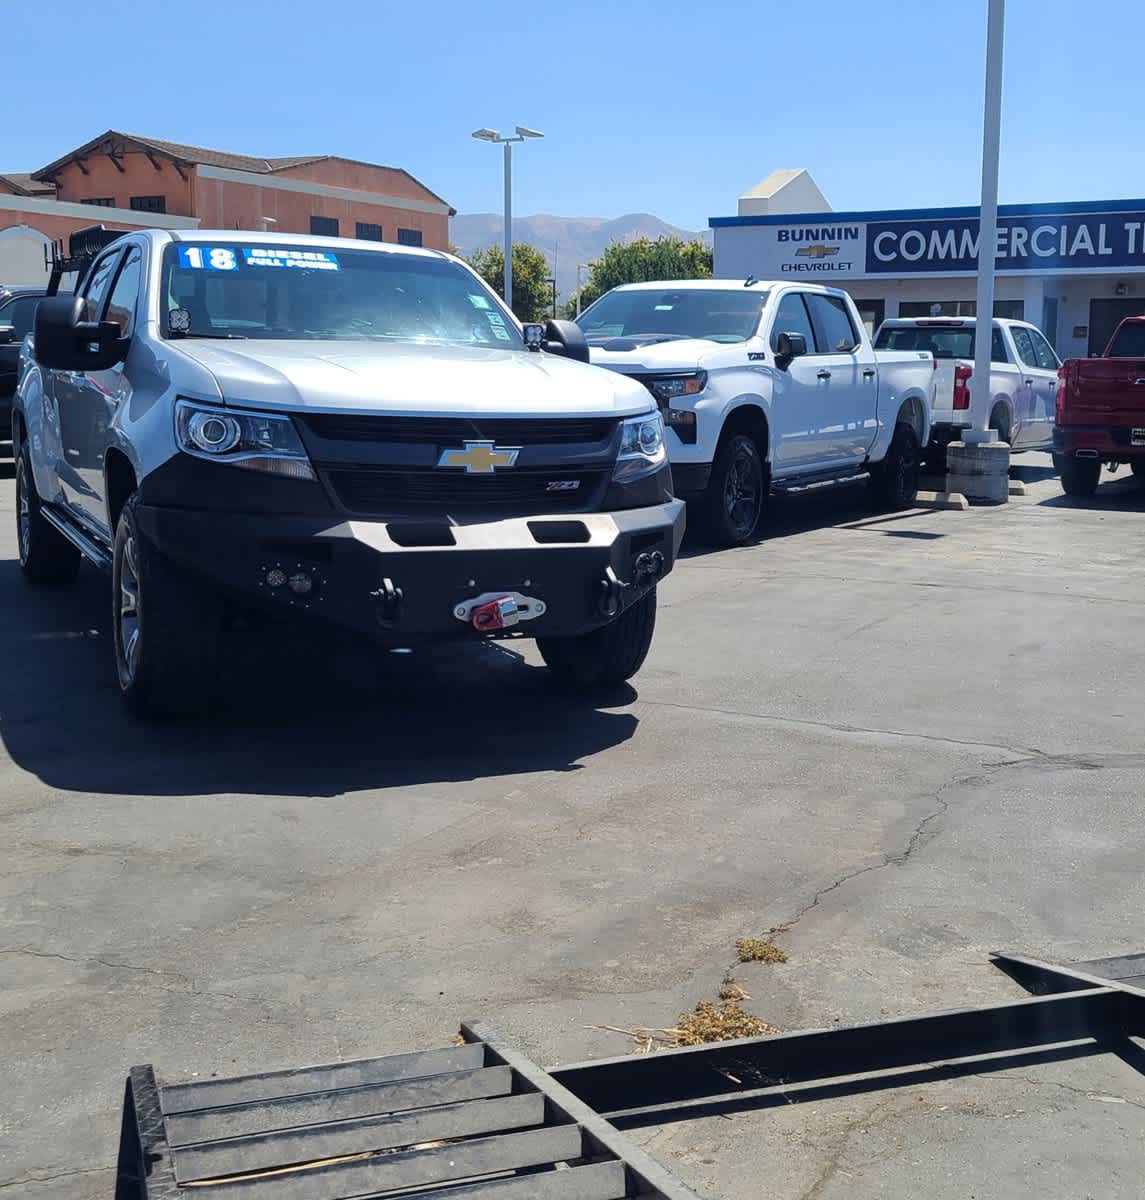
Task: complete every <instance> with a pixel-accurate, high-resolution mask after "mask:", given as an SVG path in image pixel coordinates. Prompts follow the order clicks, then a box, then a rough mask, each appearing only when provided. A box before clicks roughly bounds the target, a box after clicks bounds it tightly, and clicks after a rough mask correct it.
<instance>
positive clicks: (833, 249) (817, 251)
mask: <svg viewBox="0 0 1145 1200" xmlns="http://www.w3.org/2000/svg"><path fill="white" fill-rule="evenodd" d="M838 253H839V247H838V246H800V247H799V249H798V250H796V251H795V254H796V257H797V258H830V257H831V255H832V254H838Z"/></svg>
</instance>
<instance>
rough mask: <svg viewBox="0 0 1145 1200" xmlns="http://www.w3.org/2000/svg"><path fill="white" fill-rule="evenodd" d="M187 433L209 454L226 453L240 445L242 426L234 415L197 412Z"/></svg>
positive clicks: (189, 424)
mask: <svg viewBox="0 0 1145 1200" xmlns="http://www.w3.org/2000/svg"><path fill="white" fill-rule="evenodd" d="M187 435H188V436H189V437H190V439H191V441H192V442H193V443H194V445H196V446H197V447H198V448H199V449H200V450H204V451H206V452H207V453H208V454H225V453H226V452H227V451H228V450H233V449H234V448H235V446H237V445H238V443H239V440H240V438H241V437H242V427H241V426H240V425H239V423H238V421H237V420H236V419H235V418H234V417H232V416H217V415H216V414H215V413H206V412H197V413H193V414H192V416H191V419H190V421H189V422H188V425H187Z"/></svg>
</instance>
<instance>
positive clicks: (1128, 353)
mask: <svg viewBox="0 0 1145 1200" xmlns="http://www.w3.org/2000/svg"><path fill="white" fill-rule="evenodd" d="M1053 447H1054V466H1055V467H1057V470H1058V473H1059V474H1060V475H1061V481H1062V488H1063V490H1064V491H1065V493H1066V495H1067V496H1092V495H1093V493H1094V492H1095V491H1097V483H1098V480H1099V479H1100V477H1101V464H1102V463H1108V464H1109V465H1110V466H1111V467H1113V466H1116V465H1117V464H1118V463H1128V464H1129V465H1130V467H1131V468H1132V470H1133V474H1134V475H1136V476H1138V477H1139V478H1143V479H1145V317H1126V318H1125V320H1124V321H1122V322H1121V324H1120V325H1118V327H1117V328H1116V329H1115V330H1114V331H1113V337H1112V338H1110V341H1109V345H1108V346H1106V348H1105V353H1104V354H1103V355H1102V356H1101V358H1071V359H1069V360H1067V361H1066V362H1064V363H1063V364H1062V366H1061V369H1060V370H1059V371H1058V394H1057V404H1056V409H1055V413H1054V442H1053Z"/></svg>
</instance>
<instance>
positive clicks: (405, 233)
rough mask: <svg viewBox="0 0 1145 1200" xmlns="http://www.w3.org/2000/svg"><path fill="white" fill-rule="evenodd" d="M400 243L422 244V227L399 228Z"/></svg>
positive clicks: (409, 244) (407, 244) (405, 244)
mask: <svg viewBox="0 0 1145 1200" xmlns="http://www.w3.org/2000/svg"><path fill="white" fill-rule="evenodd" d="M398 245H399V246H420V245H421V230H420V229H399V230H398Z"/></svg>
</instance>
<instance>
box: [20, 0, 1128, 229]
mask: <svg viewBox="0 0 1145 1200" xmlns="http://www.w3.org/2000/svg"><path fill="white" fill-rule="evenodd" d="M985 8H986V4H985V0H944V2H941V3H940V2H938V0H885V2H883V3H879V2H878V0H875V2H874V3H863V2H862V0H818V2H817V3H802V4H797V3H788V2H782V3H781V2H776V0H754V2H752V3H740V2H738V0H724V3H722V4H707V5H704V4H695V3H690V4H685V3H679V2H677V0H655V2H653V0H610V2H609V3H600V2H598V0H581V2H580V3H577V4H570V3H559V4H553V3H546V2H545V0H525V2H523V3H515V4H507V3H503V2H502V0H485V2H484V3H480V2H477V3H475V2H474V0H465V2H464V3H461V2H458V0H428V2H426V3H422V4H409V3H403V4H400V5H399V4H391V3H387V2H386V0H308V2H307V3H305V4H300V3H297V2H293V3H292V2H290V0H278V2H276V3H271V2H269V0H228V2H226V3H223V2H222V0H196V2H195V3H193V4H165V3H159V4H154V5H147V6H146V7H144V6H143V5H142V4H141V3H139V2H138V0H102V2H101V3H100V4H99V5H97V6H93V5H92V4H91V3H90V2H86V0H85V2H82V3H81V2H80V0H52V2H51V3H49V4H47V5H45V4H39V5H37V4H33V3H30V2H29V0H13V2H12V3H10V4H8V5H5V11H4V17H3V29H4V38H3V42H4V53H3V83H4V91H5V93H6V94H7V96H8V98H9V101H10V103H8V104H6V105H5V111H6V114H7V115H6V118H5V120H4V122H3V125H2V128H0V171H3V170H5V169H7V170H32V169H35V168H37V167H40V166H43V165H44V164H45V163H47V162H50V161H51V160H52V159H54V158H56V157H57V156H58V155H60V154H62V153H64V152H65V151H66V150H68V149H70V148H72V147H74V146H77V145H80V144H82V143H83V142H84V141H86V140H88V139H89V138H91V137H93V136H95V135H96V134H98V133H101V132H102V131H103V130H105V129H108V128H116V129H122V130H126V131H129V132H135V133H144V134H150V135H151V136H153V137H160V138H167V139H169V140H172V141H180V142H190V143H193V144H198V145H204V146H211V147H215V148H218V149H224V150H232V151H236V152H239V153H247V154H265V155H287V154H313V153H332V154H341V155H346V156H348V157H351V158H360V159H366V160H369V161H376V162H381V163H387V164H392V165H396V166H402V167H405V168H406V169H407V170H409V171H411V172H412V173H413V174H414V175H416V176H418V177H419V178H420V179H422V180H423V181H424V182H425V183H426V184H427V185H428V186H429V187H431V188H433V189H434V190H435V191H437V192H439V193H440V194H441V195H442V196H444V197H445V198H446V199H447V200H448V201H450V203H452V204H453V205H454V207H455V208H457V209H458V211H460V212H480V211H498V210H499V209H500V203H501V174H500V170H501V163H500V151H499V150H494V149H493V148H492V147H490V146H487V145H483V144H481V143H478V142H474V141H472V140H471V139H470V137H469V134H470V132H471V131H472V130H473V129H476V128H478V127H479V126H481V125H489V126H492V127H493V128H500V129H502V130H509V129H511V128H512V127H513V126H514V125H515V124H523V125H531V126H533V127H535V128H537V129H541V130H543V131H544V132H545V134H546V135H547V136H546V139H545V140H544V141H543V142H537V143H533V144H529V145H526V146H525V147H524V148H523V149H522V150H521V151H520V152H519V153H518V154H517V155H516V159H515V161H516V167H517V170H516V175H515V188H514V192H515V209H516V212H517V213H519V214H526V213H535V212H550V213H557V214H560V215H562V216H605V217H612V216H619V215H620V214H622V213H625V212H632V211H646V212H653V213H655V214H657V215H658V216H661V217H663V218H665V219H666V220H669V221H672V222H674V223H676V224H679V225H683V226H686V227H688V228H702V227H703V226H705V225H706V224H707V219H708V217H710V216H718V215H727V214H731V213H734V211H735V202H736V197H737V196H738V195H739V194H740V193H741V192H743V191H745V190H746V189H747V188H749V187H750V186H752V185H753V184H754V183H756V182H757V181H758V180H759V179H761V178H762V177H763V176H764V175H766V174H767V173H768V172H769V171H770V170H772V169H773V168H775V167H807V168H809V169H810V171H811V173H812V175H813V176H814V177H815V179H816V180H817V182H818V183H819V186H820V187H821V188H822V189H823V191H824V193H825V194H826V196H827V198H828V200H830V202H831V203H832V205H833V206H834V207H835V208H837V209H851V208H856V209H862V208H896V207H913V206H928V205H940V204H973V203H975V202H976V201H977V198H978V186H979V184H978V157H979V152H980V138H981V107H982V77H983V61H982V59H983V48H984V41H985ZM1007 8H1008V12H1007V44H1006V53H1007V61H1006V72H1005V88H1004V108H1003V125H1004V132H1003V150H1002V173H1001V188H1000V191H1001V199H1002V200H1003V202H1006V201H1050V200H1086V199H1114V198H1118V197H1140V196H1142V195H1145V161H1143V158H1142V155H1141V154H1140V153H1139V151H1140V148H1141V145H1142V141H1141V132H1140V111H1141V100H1140V88H1141V79H1142V73H1143V70H1145V68H1143V66H1142V58H1141V48H1140V37H1139V32H1140V25H1141V22H1140V16H1141V11H1140V9H1141V6H1140V0H1135V2H1134V0H1086V2H1080V0H1009V3H1008V5H1007ZM46 25H50V30H49V29H48V28H46ZM94 29H101V30H105V31H106V32H105V33H103V34H102V35H101V36H99V37H95V36H89V35H88V34H87V33H85V31H87V30H94ZM85 42H86V43H87V44H88V46H89V47H96V46H98V47H99V50H98V52H96V51H94V50H88V51H87V52H86V53H85V52H83V51H82V50H81V51H78V52H76V53H75V54H71V55H69V54H68V53H67V52H66V51H65V50H64V49H63V48H64V47H67V46H70V45H77V46H82V45H83V44H84V43H85ZM49 44H50V45H53V46H56V47H60V48H61V50H60V53H59V54H58V55H56V56H55V57H54V59H53V52H49ZM13 98H14V102H12V101H13Z"/></svg>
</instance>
